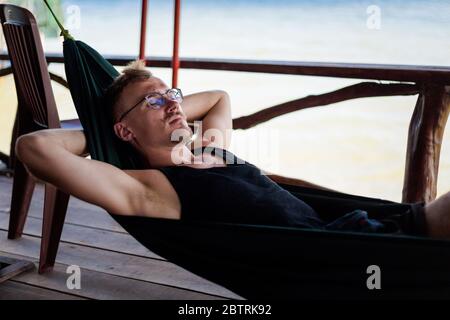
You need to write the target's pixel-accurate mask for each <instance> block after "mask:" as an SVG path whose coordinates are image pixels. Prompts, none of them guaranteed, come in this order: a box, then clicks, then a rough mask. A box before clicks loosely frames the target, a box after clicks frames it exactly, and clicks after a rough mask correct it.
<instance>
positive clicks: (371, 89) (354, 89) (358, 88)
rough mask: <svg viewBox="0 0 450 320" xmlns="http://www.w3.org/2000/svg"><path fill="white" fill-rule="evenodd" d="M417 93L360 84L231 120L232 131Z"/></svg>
mask: <svg viewBox="0 0 450 320" xmlns="http://www.w3.org/2000/svg"><path fill="white" fill-rule="evenodd" d="M418 93H419V88H418V87H417V86H416V85H412V84H380V83H374V82H362V83H358V84H354V85H351V86H349V87H345V88H342V89H339V90H336V91H333V92H328V93H325V94H320V95H310V96H307V97H304V98H300V99H297V100H293V101H289V102H285V103H282V104H279V105H276V106H273V107H270V108H266V109H264V110H261V111H258V112H255V113H253V114H251V115H248V116H243V117H239V118H236V119H233V129H248V128H251V127H254V126H256V125H258V124H260V123H263V122H265V121H268V120H270V119H273V118H275V117H279V116H281V115H284V114H286V113H290V112H294V111H298V110H302V109H306V108H312V107H317V106H324V105H328V104H332V103H336V102H341V101H345V100H350V99H356V98H366V97H378V96H397V95H414V94H418Z"/></svg>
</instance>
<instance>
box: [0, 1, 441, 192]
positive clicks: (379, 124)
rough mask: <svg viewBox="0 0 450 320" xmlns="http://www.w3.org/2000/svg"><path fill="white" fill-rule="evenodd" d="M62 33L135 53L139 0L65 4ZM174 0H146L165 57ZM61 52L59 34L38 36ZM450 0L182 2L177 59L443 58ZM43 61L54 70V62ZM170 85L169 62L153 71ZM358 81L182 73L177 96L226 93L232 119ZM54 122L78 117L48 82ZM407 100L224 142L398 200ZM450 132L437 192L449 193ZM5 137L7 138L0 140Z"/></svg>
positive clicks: (304, 114)
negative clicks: (54, 100)
mask: <svg viewBox="0 0 450 320" xmlns="http://www.w3.org/2000/svg"><path fill="white" fill-rule="evenodd" d="M62 7H63V12H64V15H65V24H66V27H68V29H70V31H71V33H72V34H73V35H74V36H75V37H76V38H78V39H80V40H83V41H85V42H87V43H89V44H90V45H92V46H93V47H94V48H96V49H97V50H98V51H100V52H101V53H102V54H126V55H137V52H138V46H139V43H138V42H139V23H140V1H124V0H108V1H107V0H105V1H101V0H97V1H88V0H77V1H65V0H64V1H62ZM172 15H173V3H172V1H162V0H150V1H149V11H148V30H147V34H148V37H147V46H146V52H147V54H148V55H151V56H170V55H171V52H172V32H173V16H172ZM44 45H45V48H46V50H47V51H61V41H60V39H51V38H47V39H45V40H44ZM449 53H450V1H437V0H434V1H433V0H431V1H430V0H427V1H425V0H414V1H395V0H394V1H391V0H389V1H387V0H378V1H326V0H319V1H289V0H278V1H267V0H266V1H262V0H260V1H257V0H247V1H243V0H234V1H225V0H219V1H205V0H182V16H181V41H180V55H181V56H182V57H210V58H240V59H261V60H301V61H320V62H352V63H358V62H361V63H386V64H414V65H443V66H450V54H449ZM51 69H52V70H53V71H55V72H58V73H63V70H62V69H61V67H60V66H51ZM153 72H154V73H155V74H157V75H158V76H160V77H161V78H162V79H163V80H165V81H166V82H168V83H170V70H165V69H153ZM358 82H360V80H353V79H334V78H318V77H303V76H283V75H261V74H252V73H233V72H217V71H195V70H181V73H180V80H179V85H180V87H182V88H183V90H184V91H185V92H186V93H189V92H195V91H201V90H208V89H224V90H227V91H228V92H229V93H230V95H231V98H232V106H233V116H235V117H236V116H241V115H245V114H249V113H251V112H254V111H257V110H259V109H261V108H263V107H268V106H271V105H274V104H277V103H281V102H285V101H288V100H291V99H296V98H299V97H302V96H306V95H310V94H320V93H324V92H328V91H332V90H335V89H338V88H341V87H344V86H347V85H350V84H354V83H358ZM55 92H56V96H57V100H58V106H59V111H60V114H61V116H62V118H70V117H72V116H75V115H76V114H75V111H74V108H73V105H72V103H71V101H70V97H69V96H68V94H67V92H66V91H65V90H63V89H61V88H58V87H55ZM415 101H416V97H415V96H412V97H388V98H368V99H358V100H353V101H349V102H344V103H338V104H336V105H333V106H327V107H323V108H315V109H313V110H305V111H301V112H297V113H294V114H290V115H287V116H283V117H280V118H277V119H274V120H272V121H270V122H268V123H267V124H264V125H261V126H258V127H257V128H255V129H252V130H249V131H247V132H236V134H235V140H234V142H233V146H232V149H233V150H234V151H236V152H237V153H239V154H240V155H242V156H243V157H244V158H246V159H249V160H250V161H252V162H254V163H255V164H258V165H260V166H262V167H264V168H266V169H268V170H271V171H275V172H277V173H281V174H284V175H288V176H294V177H298V178H303V179H306V180H308V181H312V182H315V183H319V184H322V185H325V186H328V187H330V188H334V189H337V190H342V191H345V192H350V193H356V194H363V195H369V196H375V197H380V198H387V199H391V200H400V198H401V186H402V182H403V171H404V160H405V158H404V157H405V151H406V137H407V130H408V123H409V119H410V117H411V114H412V111H413V107H414V104H415ZM449 131H450V130H447V131H446V134H445V139H444V145H443V149H442V156H441V165H440V168H441V170H440V177H439V186H438V188H439V190H438V191H439V193H443V192H444V191H447V190H450V134H449ZM5 140H6V138H5Z"/></svg>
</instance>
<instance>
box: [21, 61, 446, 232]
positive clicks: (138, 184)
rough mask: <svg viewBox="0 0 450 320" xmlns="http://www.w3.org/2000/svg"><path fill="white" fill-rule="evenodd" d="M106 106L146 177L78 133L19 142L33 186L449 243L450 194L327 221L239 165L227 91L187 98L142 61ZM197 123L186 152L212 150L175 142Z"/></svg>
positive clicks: (112, 206)
mask: <svg viewBox="0 0 450 320" xmlns="http://www.w3.org/2000/svg"><path fill="white" fill-rule="evenodd" d="M107 98H108V102H109V103H108V105H109V106H110V107H111V113H112V119H113V123H112V124H111V125H113V127H114V131H115V134H116V135H117V137H118V138H120V139H121V140H123V141H126V142H128V143H130V144H131V145H132V146H133V147H134V148H135V149H136V150H137V151H138V152H139V153H140V155H141V156H142V158H143V159H144V160H145V163H146V167H147V168H148V169H145V170H120V169H118V168H116V167H114V166H112V165H109V164H107V163H103V162H100V161H96V160H88V159H85V158H84V157H85V156H86V155H87V153H88V150H87V146H86V139H85V136H84V133H83V131H77V130H64V129H51V130H42V131H38V132H34V133H31V134H27V135H24V136H21V137H20V138H19V139H18V140H17V144H16V154H17V157H18V158H19V159H20V160H21V161H22V162H23V163H24V164H25V166H26V167H27V169H28V170H29V171H30V173H31V174H33V175H34V176H36V177H37V178H39V179H41V180H44V181H46V182H49V183H52V184H54V185H56V186H57V187H58V188H60V189H62V190H64V191H66V192H67V193H70V194H72V195H74V196H75V197H77V198H80V199H82V200H85V201H87V202H90V203H93V204H96V205H99V206H101V207H103V208H104V209H105V210H107V211H108V212H110V213H113V214H118V215H131V216H132V215H136V216H147V217H158V218H168V219H207V220H213V221H225V222H238V223H253V224H268V225H287V226H296V227H303V228H320V229H330V230H352V231H361V232H390V233H404V234H413V235H421V236H426V235H429V236H432V237H437V238H449V237H450V192H449V193H447V194H446V195H444V196H442V197H441V198H439V199H437V200H435V201H433V202H431V203H430V204H428V205H426V206H424V207H423V206H420V205H418V204H411V205H410V206H408V205H406V206H405V205H401V206H399V208H400V207H401V208H403V209H401V210H403V211H402V212H397V213H396V214H395V215H392V216H388V217H385V219H382V220H374V219H372V218H371V217H370V212H369V213H367V212H365V211H363V210H355V211H353V212H349V213H347V214H346V215H345V216H344V217H341V218H339V219H337V220H336V221H331V222H330V221H324V220H323V219H322V218H321V217H319V215H318V214H317V213H316V212H315V211H314V209H313V208H311V207H310V206H309V205H308V204H306V203H305V202H303V201H302V200H301V199H298V198H297V197H295V196H294V195H292V194H291V193H289V192H288V191H286V190H284V189H282V188H281V187H280V186H278V185H277V184H276V183H274V182H272V181H271V180H270V179H269V178H267V177H266V176H264V175H262V174H261V172H260V170H259V169H258V168H256V167H255V166H253V165H251V164H249V163H247V162H244V163H242V162H241V164H239V163H237V162H239V161H238V160H240V159H238V158H236V157H235V156H234V155H233V154H231V153H230V152H228V151H226V149H227V148H228V146H229V142H230V132H231V128H232V121H231V111H230V100H229V97H228V95H227V94H226V92H223V91H208V92H201V93H196V94H192V95H189V96H186V97H184V98H183V95H182V93H181V91H180V90H179V89H170V88H169V87H168V86H167V85H166V84H165V83H164V82H163V81H161V80H160V79H158V78H156V77H154V76H153V75H152V74H151V73H150V72H149V71H148V70H146V69H145V67H144V64H143V63H142V62H139V61H137V62H134V63H132V64H131V65H130V66H128V67H127V68H126V69H124V71H123V73H122V74H121V75H120V76H119V77H118V78H117V79H116V80H115V81H114V83H113V84H112V85H111V87H110V88H109V90H108V92H107ZM195 120H201V121H202V132H205V133H207V134H205V135H200V136H198V137H197V138H195V139H196V140H195V141H194V143H191V144H190V145H194V146H195V145H200V146H203V147H205V146H209V147H211V146H212V147H215V148H213V149H211V148H206V149H205V150H204V151H207V152H200V153H199V152H197V151H199V150H198V149H196V150H191V149H190V148H189V146H190V145H187V144H185V143H184V142H182V143H180V142H179V140H180V139H181V140H182V141H188V140H189V139H192V138H193V134H192V130H191V128H190V127H189V126H188V122H192V121H195ZM203 149H204V148H201V150H203ZM201 150H200V151H201ZM222 151H224V152H222ZM229 159H233V160H234V161H233V162H232V163H229ZM405 207H406V209H405ZM399 210H400V209H399ZM368 214H369V215H368ZM392 226H394V228H393V227H392Z"/></svg>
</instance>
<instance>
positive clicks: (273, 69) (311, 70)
mask: <svg viewBox="0 0 450 320" xmlns="http://www.w3.org/2000/svg"><path fill="white" fill-rule="evenodd" d="M104 57H105V59H107V60H108V61H109V62H110V63H111V64H113V65H116V66H124V65H126V64H127V63H129V62H130V61H133V60H135V59H136V56H117V55H116V56H113V55H105V56H104ZM46 59H47V62H48V63H52V62H55V63H63V62H64V58H63V56H62V54H47V55H46ZM0 60H9V57H8V55H7V54H0ZM145 61H146V63H147V65H148V66H149V67H153V68H170V67H171V65H172V61H171V58H170V57H151V58H150V57H148V58H146V60H145ZM180 68H182V69H199V70H222V71H241V72H255V73H272V74H290V75H305V76H320V77H334V78H350V79H370V80H390V81H402V82H421V83H422V82H434V83H441V84H450V67H447V66H415V65H392V64H356V63H332V62H310V61H262V60H240V59H208V58H202V59H196V58H180Z"/></svg>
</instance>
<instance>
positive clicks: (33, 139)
mask: <svg viewBox="0 0 450 320" xmlns="http://www.w3.org/2000/svg"><path fill="white" fill-rule="evenodd" d="M43 140H44V138H43V137H41V136H40V135H37V134H33V133H28V134H24V135H22V136H20V137H19V138H17V140H16V145H15V147H14V151H15V154H16V157H17V158H18V159H19V160H20V161H21V162H22V163H24V164H26V163H27V161H28V160H29V159H30V158H31V156H33V155H36V154H38V152H39V150H41V149H43V148H44V146H43V144H44V141H43Z"/></svg>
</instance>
